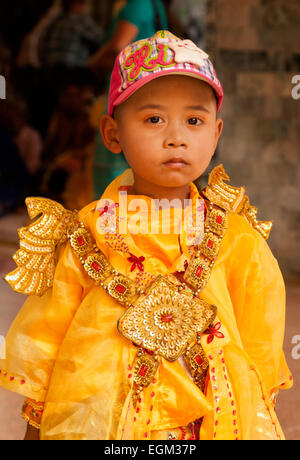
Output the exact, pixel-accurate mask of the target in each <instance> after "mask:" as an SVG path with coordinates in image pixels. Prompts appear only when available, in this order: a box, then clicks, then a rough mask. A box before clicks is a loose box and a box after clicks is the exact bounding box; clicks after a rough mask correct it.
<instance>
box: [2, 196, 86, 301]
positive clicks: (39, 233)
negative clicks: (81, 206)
mask: <svg viewBox="0 0 300 460" xmlns="http://www.w3.org/2000/svg"><path fill="white" fill-rule="evenodd" d="M25 203H26V206H27V211H28V215H29V217H30V219H34V218H36V217H37V216H39V215H40V217H39V218H38V219H37V220H36V221H35V222H33V223H31V224H30V225H28V226H27V227H22V228H20V229H19V230H18V234H19V237H20V249H19V250H18V251H17V252H16V253H15V254H14V256H13V259H14V261H15V262H16V264H17V268H16V269H15V270H14V271H12V272H10V273H8V274H7V275H6V276H5V277H4V279H5V281H7V282H8V283H9V284H10V286H11V287H12V288H13V290H14V291H16V292H21V293H22V294H26V295H39V296H41V295H43V294H44V292H45V291H46V290H47V289H48V288H50V287H51V286H52V284H53V277H54V271H55V253H56V248H57V246H58V245H59V244H62V243H64V242H65V241H66V240H67V238H68V236H69V234H70V233H72V232H74V231H75V230H76V228H77V227H78V225H79V222H78V213H77V211H68V210H66V209H65V208H64V207H63V206H62V205H61V204H59V203H57V202H56V201H53V200H50V199H48V198H39V197H33V198H26V200H25Z"/></svg>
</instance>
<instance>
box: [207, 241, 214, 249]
mask: <svg viewBox="0 0 300 460" xmlns="http://www.w3.org/2000/svg"><path fill="white" fill-rule="evenodd" d="M207 246H208V247H209V248H210V249H212V248H213V246H214V242H213V241H212V240H208V243H207Z"/></svg>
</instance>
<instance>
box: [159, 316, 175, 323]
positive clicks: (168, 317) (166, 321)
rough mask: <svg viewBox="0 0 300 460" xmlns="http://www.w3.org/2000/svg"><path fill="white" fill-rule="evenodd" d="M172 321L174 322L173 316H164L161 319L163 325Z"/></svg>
mask: <svg viewBox="0 0 300 460" xmlns="http://www.w3.org/2000/svg"><path fill="white" fill-rule="evenodd" d="M172 320H173V315H162V317H161V321H162V322H163V323H169V322H170V321H172Z"/></svg>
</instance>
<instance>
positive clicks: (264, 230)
mask: <svg viewBox="0 0 300 460" xmlns="http://www.w3.org/2000/svg"><path fill="white" fill-rule="evenodd" d="M239 214H241V215H242V216H245V217H246V219H247V220H248V222H249V223H250V224H251V225H252V227H253V228H254V229H255V230H257V231H258V232H259V233H260V234H261V236H262V237H263V238H264V239H265V240H267V239H268V238H269V235H270V232H271V230H272V225H273V223H272V221H258V220H257V218H256V214H257V208H256V207H255V206H251V205H250V202H249V198H248V197H245V199H244V202H243V206H242V208H241V210H240V211H239Z"/></svg>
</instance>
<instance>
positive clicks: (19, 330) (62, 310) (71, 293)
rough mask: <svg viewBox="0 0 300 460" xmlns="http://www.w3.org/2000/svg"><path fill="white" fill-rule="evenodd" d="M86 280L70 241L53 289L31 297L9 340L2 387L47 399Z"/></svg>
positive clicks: (0, 366)
mask: <svg viewBox="0 0 300 460" xmlns="http://www.w3.org/2000/svg"><path fill="white" fill-rule="evenodd" d="M86 283H87V280H86V278H85V274H84V272H83V269H82V267H81V263H80V261H79V260H77V258H76V256H75V254H73V252H72V249H71V247H70V244H69V242H67V243H65V244H64V245H63V246H62V247H61V249H60V252H59V257H58V262H57V265H56V270H55V275H54V282H53V287H52V288H50V289H48V290H47V291H46V292H45V293H44V294H43V295H42V296H41V297H39V296H30V297H28V299H27V300H26V301H25V303H24V305H23V307H22V308H21V310H20V312H19V313H18V315H17V317H16V318H15V320H14V322H13V324H12V326H11V328H10V330H9V332H8V334H7V337H6V343H5V351H6V356H5V359H0V385H1V386H3V387H4V388H6V389H8V390H11V391H14V392H17V393H20V394H22V395H24V396H26V397H27V398H32V399H33V400H35V401H40V402H43V401H44V400H45V395H46V391H47V388H48V383H49V379H50V376H51V372H52V369H53V365H54V362H55V359H56V356H57V353H58V350H59V347H60V345H61V343H62V341H63V339H64V336H65V334H66V331H67V329H68V327H69V325H70V323H71V321H72V319H73V317H74V314H75V313H76V311H77V309H78V307H79V305H80V303H81V300H82V298H83V296H84V295H85V284H86Z"/></svg>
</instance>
